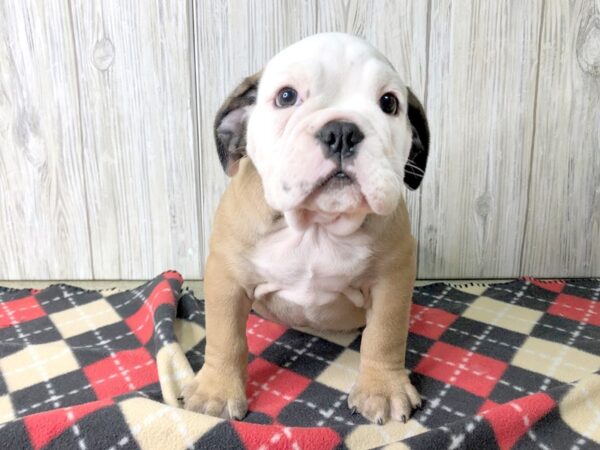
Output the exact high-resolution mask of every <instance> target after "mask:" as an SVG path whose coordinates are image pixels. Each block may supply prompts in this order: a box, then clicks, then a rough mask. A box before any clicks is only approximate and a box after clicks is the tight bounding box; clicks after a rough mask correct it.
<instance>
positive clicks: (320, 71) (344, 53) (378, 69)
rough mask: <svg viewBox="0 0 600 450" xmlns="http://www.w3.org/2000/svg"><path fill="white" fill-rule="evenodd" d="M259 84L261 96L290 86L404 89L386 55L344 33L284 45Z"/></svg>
mask: <svg viewBox="0 0 600 450" xmlns="http://www.w3.org/2000/svg"><path fill="white" fill-rule="evenodd" d="M260 84H261V86H260V88H259V94H258V95H259V97H263V96H265V95H269V94H272V93H271V92H270V90H273V89H279V88H281V87H284V86H288V85H291V86H292V87H294V88H296V89H298V90H301V89H317V90H319V91H326V92H333V91H339V90H341V89H352V90H367V91H382V92H381V93H383V92H385V91H389V90H394V91H397V92H399V93H403V92H404V91H405V85H404V83H403V82H402V80H401V78H400V76H399V75H398V73H397V72H396V71H395V70H394V68H393V67H392V65H391V64H390V62H389V61H388V60H387V58H385V56H383V55H382V54H381V53H380V52H379V51H378V50H377V49H376V48H374V47H373V46H371V45H370V44H369V43H367V42H366V41H364V40H362V39H359V38H356V37H353V36H349V35H345V34H341V33H327V34H320V35H315V36H311V37H308V38H306V39H303V40H301V41H299V42H297V43H295V44H293V45H291V46H290V47H287V48H285V49H284V50H282V51H281V52H280V53H278V54H277V55H275V56H274V57H273V58H272V59H271V60H270V61H269V63H268V64H267V65H266V67H265V69H264V71H263V74H262V79H261V83H260Z"/></svg>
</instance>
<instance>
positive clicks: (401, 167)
mask: <svg viewBox="0 0 600 450" xmlns="http://www.w3.org/2000/svg"><path fill="white" fill-rule="evenodd" d="M246 83H247V84H248V85H249V86H248V88H247V89H245V90H244V89H242V90H243V91H244V92H238V95H237V96H235V95H234V99H237V101H238V102H239V101H240V99H247V100H248V101H247V103H244V104H243V105H242V107H237V108H235V107H233V108H226V111H223V109H222V111H221V112H220V115H221V116H222V117H221V120H220V121H219V115H218V116H217V124H216V125H217V144H219V139H220V138H221V140H222V141H223V140H225V141H227V145H226V146H225V147H226V148H225V149H223V147H224V145H223V143H221V148H220V153H222V150H226V155H225V156H226V159H227V158H228V157H230V156H231V155H233V158H231V159H235V156H236V155H235V154H234V152H235V151H238V152H239V148H240V147H241V146H243V147H245V149H246V152H247V154H248V156H249V157H250V159H251V160H252V162H253V163H254V165H255V166H256V168H257V170H258V172H259V174H260V176H261V179H262V180H263V185H264V190H265V196H266V201H267V203H268V204H269V205H270V206H271V207H272V208H274V209H276V210H278V211H282V212H283V213H284V214H285V216H286V219H287V220H288V222H290V224H291V225H294V226H296V227H299V228H303V227H306V226H308V225H310V224H311V223H314V222H323V223H326V224H331V223H335V222H336V221H337V222H339V223H343V224H344V225H343V226H341V227H339V228H340V229H339V230H338V231H341V232H343V233H347V232H351V231H352V230H354V229H356V228H357V227H358V226H360V224H361V223H362V221H363V219H364V217H365V216H366V215H367V214H369V213H375V214H379V215H387V214H390V213H392V212H393V211H394V210H395V208H396V206H397V204H398V201H399V199H400V196H401V194H402V181H403V179H404V181H405V182H406V183H407V184H408V185H409V187H411V188H415V187H417V186H418V184H419V183H420V179H421V177H422V174H423V171H424V169H425V166H424V161H426V158H427V145H428V140H429V136H428V131H427V122H426V120H425V116H424V114H423V112H422V108H421V107H420V104H418V101H416V98H414V96H413V95H412V94H411V93H410V91H409V90H408V89H407V87H406V86H405V85H404V84H403V82H402V80H401V79H400V77H399V76H398V74H397V73H396V71H395V70H394V69H393V68H392V66H391V65H390V63H389V62H388V61H387V60H386V59H385V57H383V56H382V55H381V54H380V53H379V52H378V51H377V50H375V49H374V48H373V47H371V46H370V45H369V44H367V43H366V42H365V41H363V40H361V39H358V38H356V37H353V36H349V35H345V34H337V33H336V34H321V35H315V36H312V37H309V38H306V39H304V40H302V41H300V42H298V43H296V44H294V45H292V46H290V47H288V48H286V49H285V50H283V51H282V52H281V53H279V54H278V55H276V56H275V57H274V58H273V59H272V60H271V61H270V62H269V63H268V64H267V66H266V67H265V68H264V70H263V72H262V74H261V75H258V76H256V77H255V78H254V79H250V80H246ZM242 86H243V85H242ZM242 86H240V88H242ZM240 88H238V90H240ZM234 94H235V93H234ZM231 100H232V99H231V97H230V100H229V101H231ZM415 102H416V105H415ZM226 105H227V103H226ZM224 106H225V105H224ZM227 109H229V110H228V111H227ZM411 109H412V114H411ZM223 113H224V114H223ZM409 115H412V116H413V118H412V120H411V119H410V118H409ZM415 119H418V120H415ZM415 121H416V122H419V123H417V124H415ZM419 127H420V128H421V129H420V130H419V129H418V128H419ZM244 131H246V134H245V136H244V137H240V136H237V135H236V133H238V134H239V133H243V132H244ZM223 138H224V139H223ZM244 138H245V139H244ZM231 141H233V142H231ZM221 160H222V162H223V158H222V159H221ZM227 162H228V163H229V162H230V161H229V160H227ZM226 167H227V166H226Z"/></svg>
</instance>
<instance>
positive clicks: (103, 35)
mask: <svg viewBox="0 0 600 450" xmlns="http://www.w3.org/2000/svg"><path fill="white" fill-rule="evenodd" d="M320 31H345V32H348V33H353V34H357V35H359V36H363V37H365V38H366V39H368V40H369V41H371V42H372V43H373V44H374V45H375V46H377V47H378V48H379V49H380V50H381V51H383V52H384V53H385V54H386V55H387V56H388V57H389V58H390V60H391V61H392V63H393V64H394V65H395V66H396V68H397V69H398V70H399V72H400V73H401V74H402V75H403V77H404V78H405V80H406V82H407V84H409V85H410V86H411V87H412V89H413V90H414V91H415V93H417V95H418V96H420V98H421V99H423V101H424V104H425V105H426V108H427V111H428V116H429V119H430V125H431V129H432V135H433V139H432V152H431V160H430V166H429V172H428V173H427V175H426V179H425V182H424V184H423V186H422V189H421V190H419V191H417V192H408V193H407V199H408V205H409V209H410V212H411V216H412V221H413V233H414V234H415V235H416V236H417V237H418V238H419V241H420V247H419V276H420V277H421V278H479V277H481V278H497V277H511V276H519V275H534V276H541V277H568V276H600V106H599V104H600V51H598V48H600V0H573V1H570V2H564V1H562V0H532V1H529V2H523V1H518V0H505V1H501V2H472V1H469V0H428V1H422V0H401V1H388V0H370V1H362V0H327V1H320V0H224V1H218V2H201V1H188V2H182V1H179V0H169V1H161V0H154V1H149V2H147V3H144V7H143V8H142V7H141V6H140V5H139V4H138V3H136V2H121V1H118V0H94V1H84V0H56V1H52V2H35V1H33V0H30V1H23V2H18V3H14V4H9V2H0V279H65V278H69V279H92V278H96V279H117V278H121V279H134V278H148V277H151V276H153V275H154V274H156V273H158V272H160V271H162V270H164V269H166V268H176V269H178V270H180V271H181V272H182V273H183V274H184V276H185V277H187V278H198V277H201V275H202V262H203V260H204V258H205V255H206V248H207V240H208V236H209V235H210V230H211V223H212V217H213V214H214V210H215V208H216V206H217V204H218V199H219V197H220V194H221V193H222V192H223V190H224V188H225V186H226V184H227V179H226V177H225V175H224V174H223V173H222V170H221V168H220V165H219V163H218V159H217V156H216V152H215V150H214V144H213V142H212V128H211V127H212V119H213V116H214V113H215V111H216V110H217V109H218V107H219V105H220V102H221V101H222V100H223V99H224V98H225V96H226V95H227V93H228V92H229V91H230V90H231V89H232V88H233V87H234V86H235V84H236V83H237V82H239V80H241V79H242V78H243V77H244V76H246V75H248V74H250V73H253V72H255V71H257V70H259V69H260V68H261V67H262V66H263V64H264V63H265V62H266V61H267V60H268V59H269V58H270V57H271V56H272V55H273V54H274V53H276V52H277V51H278V50H280V49H282V48H283V47H285V46H287V45H289V44H291V43H293V42H295V41H296V40H298V39H300V38H302V37H304V36H308V35H310V34H313V33H315V32H320Z"/></svg>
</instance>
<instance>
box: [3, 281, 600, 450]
mask: <svg viewBox="0 0 600 450" xmlns="http://www.w3.org/2000/svg"><path fill="white" fill-rule="evenodd" d="M182 282H183V280H182V278H181V276H180V275H179V274H178V273H176V272H165V273H163V274H162V275H160V276H158V277H157V278H155V279H154V280H152V281H149V282H148V283H146V284H144V285H142V286H140V287H139V288H137V289H133V290H130V291H126V292H94V291H85V290H82V289H79V288H76V287H72V286H66V285H54V286H50V287H48V288H47V289H44V290H41V291H35V290H11V289H2V288H0V447H1V448H3V449H4V448H7V449H19V448H35V449H41V448H57V449H70V448H76V449H96V448H99V449H122V448H136V449H137V448H142V449H153V448H159V449H166V448H185V447H188V448H210V449H212V448H249V449H250V448H252V449H274V448H294V449H298V448H307V449H311V448H314V449H327V448H352V449H354V448H372V447H377V446H387V445H391V446H393V447H395V448H396V447H397V448H415V449H432V448H477V449H482V448H485V449H492V448H501V449H507V448H513V447H516V448H540V449H586V448H598V447H599V446H600V372H599V369H600V301H599V298H600V282H599V281H593V280H579V281H575V280H572V281H555V282H551V283H547V282H543V283H542V282H539V281H536V280H533V279H525V280H516V281H512V282H510V283H506V284H496V285H486V286H484V285H471V286H463V287H460V286H455V287H453V286H451V285H447V284H434V285H429V286H425V287H419V288H416V289H415V292H414V304H413V307H412V319H411V327H410V337H409V348H408V351H407V366H408V368H409V369H410V372H411V374H410V376H411V379H412V381H413V383H414V384H415V386H416V387H417V388H418V390H419V391H420V392H421V395H422V397H423V399H424V405H423V407H422V408H421V409H420V410H418V411H416V412H415V413H414V415H413V417H412V418H411V420H410V421H409V422H408V423H407V424H402V423H395V422H391V423H388V424H386V425H383V426H378V425H372V424H369V423H367V422H366V421H365V420H364V419H363V418H362V417H361V416H360V415H358V414H354V415H353V414H352V413H351V411H350V410H349V409H348V407H347V404H346V398H347V393H348V390H349V388H350V386H351V384H352V382H353V380H354V378H355V376H356V373H357V367H358V361H359V353H358V350H359V344H360V333H358V332H357V333H351V334H335V333H322V334H307V333H305V332H302V331H297V330H293V329H288V328H285V327H283V326H281V325H277V324H274V323H271V322H268V321H266V320H264V319H261V318H260V317H258V316H256V315H252V316H251V317H250V319H249V320H248V328H247V334H248V341H249V347H250V362H249V381H248V386H247V394H248V398H249V409H250V412H249V414H248V416H247V417H246V418H245V419H244V420H243V421H240V422H229V421H225V420H222V419H217V418H213V417H208V416H204V415H201V414H196V413H193V412H189V411H185V410H183V409H181V408H180V407H178V406H179V405H178V400H177V398H178V396H179V394H180V392H181V387H182V386H183V384H184V383H185V382H186V381H187V380H188V379H189V378H190V377H192V376H193V372H194V371H196V370H197V369H198V368H199V367H200V366H201V365H202V362H203V349H204V328H203V324H204V315H203V303H202V301H198V300H197V299H196V298H195V297H194V296H193V294H192V292H189V291H185V290H182Z"/></svg>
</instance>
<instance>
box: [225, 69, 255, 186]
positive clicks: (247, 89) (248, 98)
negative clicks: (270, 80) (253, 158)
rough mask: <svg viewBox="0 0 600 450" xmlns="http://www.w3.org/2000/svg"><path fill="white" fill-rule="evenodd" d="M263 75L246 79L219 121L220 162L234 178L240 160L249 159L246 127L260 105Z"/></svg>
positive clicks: (234, 92)
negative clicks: (255, 107) (255, 108)
mask: <svg viewBox="0 0 600 450" xmlns="http://www.w3.org/2000/svg"><path fill="white" fill-rule="evenodd" d="M260 74H261V73H260V72H259V73H256V74H254V75H252V76H249V77H247V78H245V79H244V81H242V82H241V83H240V85H239V86H238V87H236V88H235V89H234V90H233V92H232V93H231V94H230V95H229V97H227V100H225V102H224V103H223V104H222V105H221V108H219V111H218V112H217V116H216V117H215V124H214V129H215V141H216V144H217V152H218V154H219V161H221V165H222V166H223V170H225V173H226V174H227V175H228V176H230V177H232V176H233V175H235V173H236V172H237V169H238V163H239V160H240V159H241V158H243V157H244V156H246V125H247V123H248V117H249V116H250V112H251V111H252V108H253V106H254V104H255V103H256V92H257V91H258V82H259V81H260Z"/></svg>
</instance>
